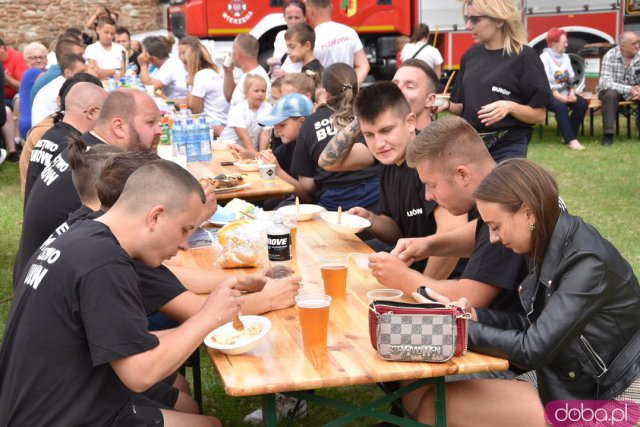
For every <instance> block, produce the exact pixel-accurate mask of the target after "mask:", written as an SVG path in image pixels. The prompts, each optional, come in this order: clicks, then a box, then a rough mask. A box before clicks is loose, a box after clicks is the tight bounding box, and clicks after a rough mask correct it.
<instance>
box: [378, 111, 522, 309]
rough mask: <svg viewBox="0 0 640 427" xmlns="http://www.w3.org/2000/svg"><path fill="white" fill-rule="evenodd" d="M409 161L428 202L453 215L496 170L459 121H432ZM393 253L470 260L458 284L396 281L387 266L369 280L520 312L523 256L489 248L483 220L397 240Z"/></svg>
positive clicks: (467, 207)
mask: <svg viewBox="0 0 640 427" xmlns="http://www.w3.org/2000/svg"><path fill="white" fill-rule="evenodd" d="M407 162H408V163H409V165H412V166H415V168H416V169H417V171H418V174H419V176H420V179H421V180H422V182H423V183H424V185H425V192H426V197H427V199H429V200H434V201H436V202H437V203H438V205H440V206H442V207H443V208H445V209H446V210H448V211H449V212H450V213H451V214H453V215H462V214H465V213H468V212H470V211H472V210H473V209H474V208H475V198H474V196H473V194H474V191H475V190H476V188H477V187H478V186H479V185H480V182H482V180H483V179H484V178H485V177H486V176H487V175H488V174H489V172H491V170H492V169H493V168H494V167H495V166H496V163H495V161H494V160H493V158H492V157H491V155H490V154H489V151H488V150H487V148H486V146H485V144H484V142H483V141H482V139H481V138H480V136H479V135H478V133H477V132H476V131H475V130H474V129H473V128H472V127H471V125H469V123H467V122H466V121H465V120H464V119H462V118H460V117H457V116H448V117H444V118H442V119H440V120H436V121H435V122H433V123H432V124H431V125H430V126H429V127H428V128H426V129H425V130H424V131H422V132H421V133H420V135H418V137H417V138H416V140H415V141H413V142H412V143H411V144H410V145H409V147H408V148H407ZM391 253H392V254H393V255H396V256H397V257H398V261H396V262H400V261H404V262H412V261H413V260H414V259H422V258H424V257H427V256H433V255H439V256H469V261H468V263H467V266H466V268H465V270H464V272H463V273H462V276H461V277H460V279H459V280H449V281H441V280H433V279H429V278H426V277H424V276H422V277H417V276H415V275H403V276H402V277H398V276H394V275H393V272H392V269H393V268H394V266H395V264H393V263H391V262H389V263H385V264H381V265H378V266H374V268H373V269H372V270H373V275H374V276H376V277H377V278H378V280H380V279H381V278H382V281H383V283H389V281H391V280H393V279H395V280H398V281H401V282H402V283H407V287H411V288H413V289H415V288H416V287H418V286H421V285H424V286H426V287H427V288H430V289H432V290H434V291H435V292H437V293H439V294H442V295H444V296H446V297H447V298H449V299H451V300H458V299H460V298H462V297H465V298H467V300H469V304H470V305H471V306H475V307H492V308H496V309H503V310H513V309H516V310H519V309H520V305H519V301H518V297H517V293H516V292H515V289H516V287H517V286H518V284H519V283H520V282H521V281H522V280H523V279H524V278H525V277H526V275H527V271H528V269H527V265H526V261H525V257H524V256H523V255H518V254H516V253H514V252H513V251H512V250H511V249H508V248H506V247H504V246H502V245H496V244H492V243H491V242H490V239H489V228H488V226H487V225H486V224H484V223H483V222H482V220H481V219H478V220H477V222H476V221H472V222H469V223H468V224H467V225H464V226H463V227H460V228H458V229H455V230H452V231H450V232H448V233H443V234H436V235H433V236H428V237H424V238H415V239H400V240H399V241H398V244H397V245H396V247H395V249H394V250H393V251H392V252H391Z"/></svg>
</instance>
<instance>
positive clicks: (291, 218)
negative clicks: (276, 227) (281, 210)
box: [282, 214, 298, 256]
mask: <svg viewBox="0 0 640 427" xmlns="http://www.w3.org/2000/svg"><path fill="white" fill-rule="evenodd" d="M282 223H283V224H284V225H286V226H287V227H289V230H291V254H292V255H293V256H295V254H296V240H297V235H298V215H296V214H285V215H283V216H282Z"/></svg>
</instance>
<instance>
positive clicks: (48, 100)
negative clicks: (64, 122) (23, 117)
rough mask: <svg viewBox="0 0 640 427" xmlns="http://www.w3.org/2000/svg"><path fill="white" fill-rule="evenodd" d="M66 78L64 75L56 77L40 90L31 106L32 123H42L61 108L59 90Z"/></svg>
mask: <svg viewBox="0 0 640 427" xmlns="http://www.w3.org/2000/svg"><path fill="white" fill-rule="evenodd" d="M65 80H66V79H65V78H64V77H62V76H59V77H56V78H55V79H53V80H51V81H50V82H49V83H47V84H46V85H44V86H42V89H40V90H39V91H38V93H37V94H36V97H35V98H34V99H33V105H32V106H31V123H40V122H41V121H42V120H44V119H46V118H47V117H48V116H50V115H51V114H53V113H55V112H57V111H58V110H60V105H58V102H57V100H58V92H60V88H61V87H62V84H63V83H64V81H65Z"/></svg>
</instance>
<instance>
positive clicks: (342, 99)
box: [322, 62, 358, 130]
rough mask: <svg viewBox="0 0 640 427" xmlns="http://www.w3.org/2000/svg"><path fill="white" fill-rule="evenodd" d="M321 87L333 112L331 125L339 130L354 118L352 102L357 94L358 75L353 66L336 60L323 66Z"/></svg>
mask: <svg viewBox="0 0 640 427" xmlns="http://www.w3.org/2000/svg"><path fill="white" fill-rule="evenodd" d="M322 87H323V88H324V89H325V91H326V92H327V105H328V106H329V107H330V108H332V109H333V110H334V111H335V112H334V114H333V116H332V119H333V127H334V128H335V129H336V130H341V129H342V128H344V127H345V126H347V125H348V124H349V123H350V122H351V121H352V120H353V118H354V114H353V103H354V101H355V99H356V95H357V94H358V76H357V75H356V72H355V71H354V69H353V67H351V66H350V65H347V64H345V63H342V62H337V63H335V64H332V65H330V66H329V67H327V68H325V70H324V73H323V74H322Z"/></svg>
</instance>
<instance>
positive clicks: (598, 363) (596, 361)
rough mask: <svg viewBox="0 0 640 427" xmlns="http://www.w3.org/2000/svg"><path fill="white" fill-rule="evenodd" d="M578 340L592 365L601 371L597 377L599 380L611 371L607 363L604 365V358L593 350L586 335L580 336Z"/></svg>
mask: <svg viewBox="0 0 640 427" xmlns="http://www.w3.org/2000/svg"><path fill="white" fill-rule="evenodd" d="M578 339H579V341H580V347H582V350H583V351H584V352H585V353H586V354H587V357H588V358H589V360H591V363H593V365H594V366H595V367H596V369H599V370H600V373H599V374H598V375H597V376H598V378H600V377H601V376H603V375H604V374H605V373H606V372H607V371H608V370H609V368H608V367H607V365H606V363H604V361H603V360H602V358H601V357H600V356H598V353H596V351H595V350H594V349H593V347H592V346H591V344H590V343H589V341H587V339H586V338H585V337H584V335H580V337H579V338H578Z"/></svg>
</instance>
